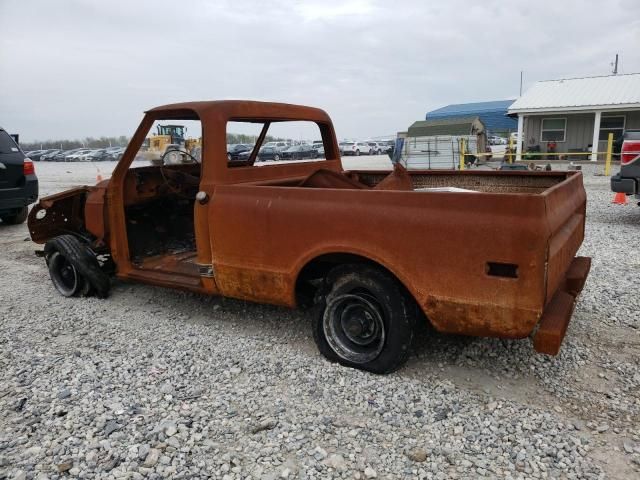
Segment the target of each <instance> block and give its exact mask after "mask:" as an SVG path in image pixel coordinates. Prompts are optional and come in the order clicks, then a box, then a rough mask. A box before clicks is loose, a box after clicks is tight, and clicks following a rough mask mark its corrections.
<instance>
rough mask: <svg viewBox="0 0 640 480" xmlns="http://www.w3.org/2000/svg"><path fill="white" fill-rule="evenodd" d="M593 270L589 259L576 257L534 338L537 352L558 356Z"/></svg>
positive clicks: (541, 320) (547, 307)
mask: <svg viewBox="0 0 640 480" xmlns="http://www.w3.org/2000/svg"><path fill="white" fill-rule="evenodd" d="M590 269H591V259H590V258H589V257H576V258H574V259H573V260H572V262H571V265H570V267H569V269H568V271H567V273H566V275H565V278H564V281H563V283H562V286H561V288H559V289H558V290H557V291H556V292H555V293H554V295H553V297H552V299H551V301H550V302H549V303H548V304H547V306H546V308H545V310H544V312H543V314H542V318H541V319H540V324H539V327H538V330H537V332H536V333H535V335H534V337H533V346H534V348H535V349H536V351H537V352H540V353H546V354H547V355H557V354H558V352H559V351H560V346H561V345H562V340H563V339H564V336H565V334H566V333H567V328H568V326H569V322H570V320H571V315H572V314H573V309H574V307H575V301H576V297H577V296H578V294H579V293H580V292H581V291H582V288H583V287H584V284H585V282H586V280H587V276H588V275H589V270H590Z"/></svg>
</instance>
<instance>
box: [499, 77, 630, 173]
mask: <svg viewBox="0 0 640 480" xmlns="http://www.w3.org/2000/svg"><path fill="white" fill-rule="evenodd" d="M508 114H509V115H517V117H518V138H519V139H520V140H521V141H519V142H518V145H517V159H518V160H520V159H521V154H522V152H523V148H524V150H525V151H526V150H527V149H529V148H535V146H539V148H540V151H541V152H546V151H547V142H555V143H556V144H557V147H556V151H557V152H591V155H590V158H591V160H593V161H596V160H597V159H598V153H597V152H603V151H605V150H606V148H607V138H608V136H609V133H613V134H614V139H618V138H620V137H621V136H622V134H623V133H624V131H625V130H629V129H640V73H632V74H628V75H608V76H603V77H585V78H568V79H563V80H547V81H541V82H537V83H536V84H535V85H534V86H533V87H531V88H530V89H529V90H527V91H526V92H525V93H524V94H523V95H522V96H521V97H520V98H519V99H517V100H516V101H515V102H514V103H513V104H512V105H511V106H510V107H509V109H508ZM579 158H582V159H586V158H589V156H587V155H582V156H580V157H579Z"/></svg>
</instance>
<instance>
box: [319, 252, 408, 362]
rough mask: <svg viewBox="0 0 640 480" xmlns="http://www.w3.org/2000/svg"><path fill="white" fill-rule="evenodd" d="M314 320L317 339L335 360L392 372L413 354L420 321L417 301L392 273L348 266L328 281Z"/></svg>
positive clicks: (337, 271) (368, 267) (335, 272)
mask: <svg viewBox="0 0 640 480" xmlns="http://www.w3.org/2000/svg"><path fill="white" fill-rule="evenodd" d="M325 292H326V294H325V295H323V296H321V300H320V302H319V303H318V305H317V311H316V314H315V315H314V318H313V338H314V340H315V342H316V345H317V346H318V349H319V350H320V352H321V353H322V354H323V355H324V356H325V357H326V358H327V359H329V360H331V361H333V362H338V363H341V364H342V365H345V366H348V367H353V368H358V369H361V370H366V371H369V372H373V373H379V374H383V373H390V372H392V371H394V370H396V369H398V368H399V367H401V366H402V365H403V364H404V363H405V362H406V361H407V359H408V358H409V353H410V348H411V341H412V339H413V332H414V327H415V323H416V314H415V313H416V311H415V306H414V304H413V300H412V299H411V298H410V296H409V295H408V294H407V293H406V292H405V291H404V289H403V287H402V286H401V285H400V284H399V283H398V281H397V280H396V279H395V278H393V277H392V276H391V275H390V274H388V273H387V272H385V271H384V270H382V269H379V268H376V267H372V266H368V265H359V264H355V265H344V266H340V267H337V268H335V269H334V270H332V271H331V272H330V273H329V275H328V276H327V278H326V279H325Z"/></svg>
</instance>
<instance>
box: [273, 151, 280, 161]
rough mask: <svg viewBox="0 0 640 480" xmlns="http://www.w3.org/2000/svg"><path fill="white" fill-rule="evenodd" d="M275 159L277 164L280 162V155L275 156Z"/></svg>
mask: <svg viewBox="0 0 640 480" xmlns="http://www.w3.org/2000/svg"><path fill="white" fill-rule="evenodd" d="M273 159H274V160H275V161H276V162H277V161H278V160H280V155H278V154H277V153H276V154H275V155H274V156H273Z"/></svg>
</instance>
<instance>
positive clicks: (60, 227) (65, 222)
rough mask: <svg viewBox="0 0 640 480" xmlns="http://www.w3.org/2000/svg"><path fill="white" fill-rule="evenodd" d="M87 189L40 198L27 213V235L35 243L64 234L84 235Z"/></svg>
mask: <svg viewBox="0 0 640 480" xmlns="http://www.w3.org/2000/svg"><path fill="white" fill-rule="evenodd" d="M88 192H89V187H76V188H72V189H71V190H67V191H65V192H60V193H57V194H55V195H51V196H48V197H45V198H42V199H41V200H40V201H39V202H38V203H37V204H36V205H35V206H34V207H33V208H32V209H31V212H30V213H29V220H28V226H29V233H30V234H31V239H32V240H33V241H34V242H36V243H46V242H47V241H48V240H50V239H51V238H53V237H57V236H58V235H64V234H72V235H81V236H85V235H86V230H85V226H84V206H85V201H86V198H87V194H88Z"/></svg>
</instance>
